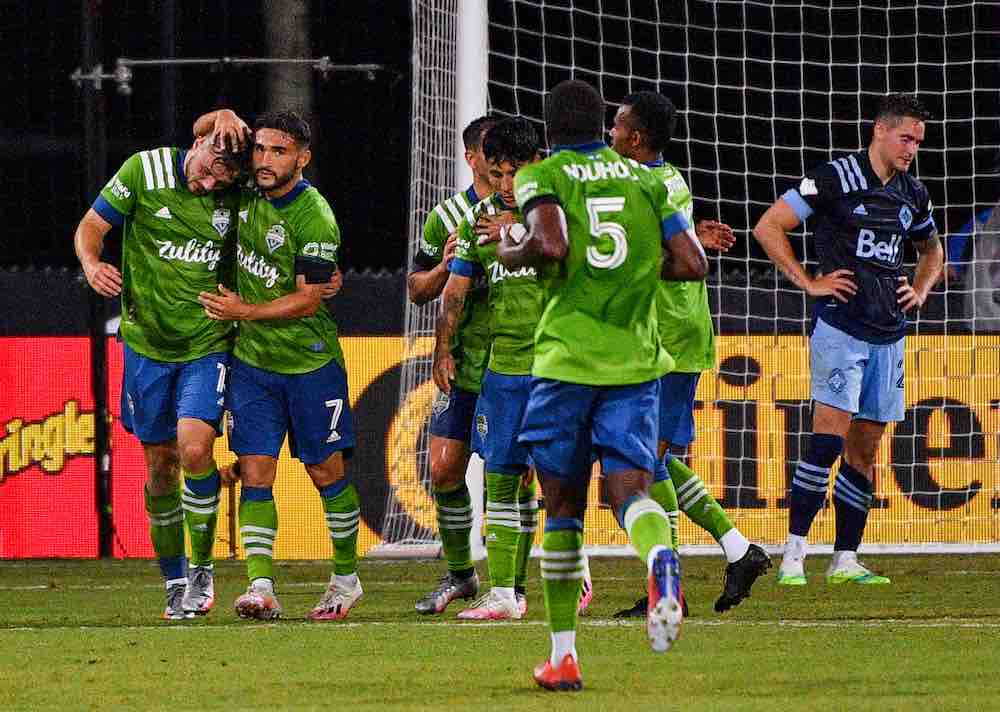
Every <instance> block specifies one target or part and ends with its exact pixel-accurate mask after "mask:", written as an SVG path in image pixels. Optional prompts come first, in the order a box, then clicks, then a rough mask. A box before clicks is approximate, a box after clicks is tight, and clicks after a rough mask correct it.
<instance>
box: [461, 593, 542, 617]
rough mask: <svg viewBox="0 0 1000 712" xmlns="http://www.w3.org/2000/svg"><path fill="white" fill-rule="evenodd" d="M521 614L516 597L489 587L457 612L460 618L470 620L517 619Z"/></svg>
mask: <svg viewBox="0 0 1000 712" xmlns="http://www.w3.org/2000/svg"><path fill="white" fill-rule="evenodd" d="M525 605H527V604H525ZM521 616H522V613H521V607H520V606H519V605H518V602H517V598H516V597H514V598H507V597H506V596H503V595H501V594H500V593H498V592H497V590H496V589H494V588H491V589H490V592H489V593H487V594H486V595H485V596H483V597H481V598H480V599H479V600H478V601H476V602H475V603H473V604H472V605H471V606H469V607H468V608H466V609H465V610H464V611H461V612H460V613H459V614H458V617H459V618H461V619H462V620H471V621H503V620H519V619H520V618H521Z"/></svg>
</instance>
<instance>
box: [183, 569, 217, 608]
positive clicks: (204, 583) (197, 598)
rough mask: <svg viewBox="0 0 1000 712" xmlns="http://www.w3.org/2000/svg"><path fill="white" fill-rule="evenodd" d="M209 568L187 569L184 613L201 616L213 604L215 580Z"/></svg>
mask: <svg viewBox="0 0 1000 712" xmlns="http://www.w3.org/2000/svg"><path fill="white" fill-rule="evenodd" d="M214 578H215V577H214V576H213V573H212V567H210V566H192V567H190V568H189V569H188V583H187V591H186V592H185V593H184V602H183V604H182V605H183V606H184V611H185V612H186V613H193V614H195V615H199V616H203V615H205V614H206V613H208V612H209V611H210V610H212V606H213V605H214V604H215V580H214Z"/></svg>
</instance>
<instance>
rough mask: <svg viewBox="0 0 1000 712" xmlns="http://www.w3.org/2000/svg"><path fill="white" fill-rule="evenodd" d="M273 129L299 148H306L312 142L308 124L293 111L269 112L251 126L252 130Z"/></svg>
mask: <svg viewBox="0 0 1000 712" xmlns="http://www.w3.org/2000/svg"><path fill="white" fill-rule="evenodd" d="M260 129H274V130H275V131H284V132H285V133H286V134H288V135H289V136H291V137H292V139H293V140H294V141H295V143H297V144H298V145H299V146H300V147H303V148H305V147H308V146H309V144H310V142H311V141H312V132H311V131H310V130H309V123H308V122H307V121H306V120H305V119H303V118H302V117H301V116H299V115H298V114H297V113H295V112H294V111H269V112H267V113H266V114H263V115H262V116H260V117H258V119H257V120H256V121H255V122H254V124H253V130H254V131H255V132H256V131H259V130H260Z"/></svg>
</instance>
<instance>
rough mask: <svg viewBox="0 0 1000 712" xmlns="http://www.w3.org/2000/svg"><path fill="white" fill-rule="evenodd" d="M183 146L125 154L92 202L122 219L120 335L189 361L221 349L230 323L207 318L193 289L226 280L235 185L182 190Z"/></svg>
mask: <svg viewBox="0 0 1000 712" xmlns="http://www.w3.org/2000/svg"><path fill="white" fill-rule="evenodd" d="M186 154H187V152H186V151H183V150H179V149H176V148H155V149H152V150H149V151H141V152H139V153H136V154H135V155H133V156H131V157H130V158H129V159H128V160H127V161H125V163H124V164H122V167H121V168H120V169H119V170H118V172H117V173H116V174H115V175H114V176H113V177H112V178H111V180H110V181H108V184H107V185H106V186H104V189H103V190H101V194H100V195H99V196H98V197H97V199H96V200H95V201H94V206H93V207H94V210H95V212H97V213H98V214H99V215H100V216H101V217H102V218H104V219H105V220H107V221H108V222H109V223H111V224H112V225H120V226H122V295H121V300H122V316H121V335H122V339H123V340H124V341H125V343H126V344H128V345H129V347H130V348H132V349H133V350H134V351H136V352H138V353H140V354H142V355H143V356H146V357H148V358H151V359H155V360H157V361H172V362H182V361H193V360H195V359H197V358H201V357H202V356H205V355H207V354H210V353H216V352H219V351H228V350H229V348H230V346H231V341H232V333H233V327H232V324H231V323H229V322H220V321H214V320H212V319H209V318H208V316H207V315H206V314H205V309H204V307H202V306H201V304H200V303H199V302H198V293H199V292H214V291H216V285H217V284H219V282H224V283H227V284H230V285H232V275H231V268H232V264H231V263H232V242H233V238H234V236H235V229H236V219H235V218H236V209H237V207H238V206H239V191H237V190H235V189H232V190H227V191H223V192H215V193H210V194H208V195H195V194H194V193H192V192H191V191H190V190H188V186H187V179H186V177H185V175H184V157H185V155H186Z"/></svg>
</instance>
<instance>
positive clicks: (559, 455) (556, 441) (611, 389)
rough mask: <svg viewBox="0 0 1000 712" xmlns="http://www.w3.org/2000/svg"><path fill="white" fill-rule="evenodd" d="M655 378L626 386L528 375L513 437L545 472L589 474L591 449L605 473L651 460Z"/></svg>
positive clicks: (650, 465) (646, 465) (649, 467)
mask: <svg viewBox="0 0 1000 712" xmlns="http://www.w3.org/2000/svg"><path fill="white" fill-rule="evenodd" d="M659 397H660V381H659V380H655V381H647V382H646V383H638V384H635V385H629V386H585V385H581V384H578V383H564V382H562V381H554V380H551V379H548V378H533V379H532V380H531V396H530V398H529V399H528V407H527V410H526V411H525V414H524V420H523V422H522V423H521V434H520V435H519V436H518V440H519V441H520V442H522V443H525V444H526V445H527V446H528V450H529V452H530V454H531V459H532V461H533V462H534V463H535V465H536V466H537V467H538V469H539V470H540V471H542V472H544V473H545V474H546V475H551V476H554V477H560V478H563V479H577V478H580V479H582V480H583V481H586V479H588V478H589V477H590V466H591V462H592V461H593V458H592V457H591V454H592V453H593V454H594V455H596V457H597V459H599V460H600V461H601V470H602V472H604V474H605V476H611V475H614V474H615V473H616V472H621V471H622V470H637V469H638V470H645V471H647V472H652V471H653V469H654V467H655V466H656V445H657V442H656V434H657V423H656V408H657V405H658V403H659Z"/></svg>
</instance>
